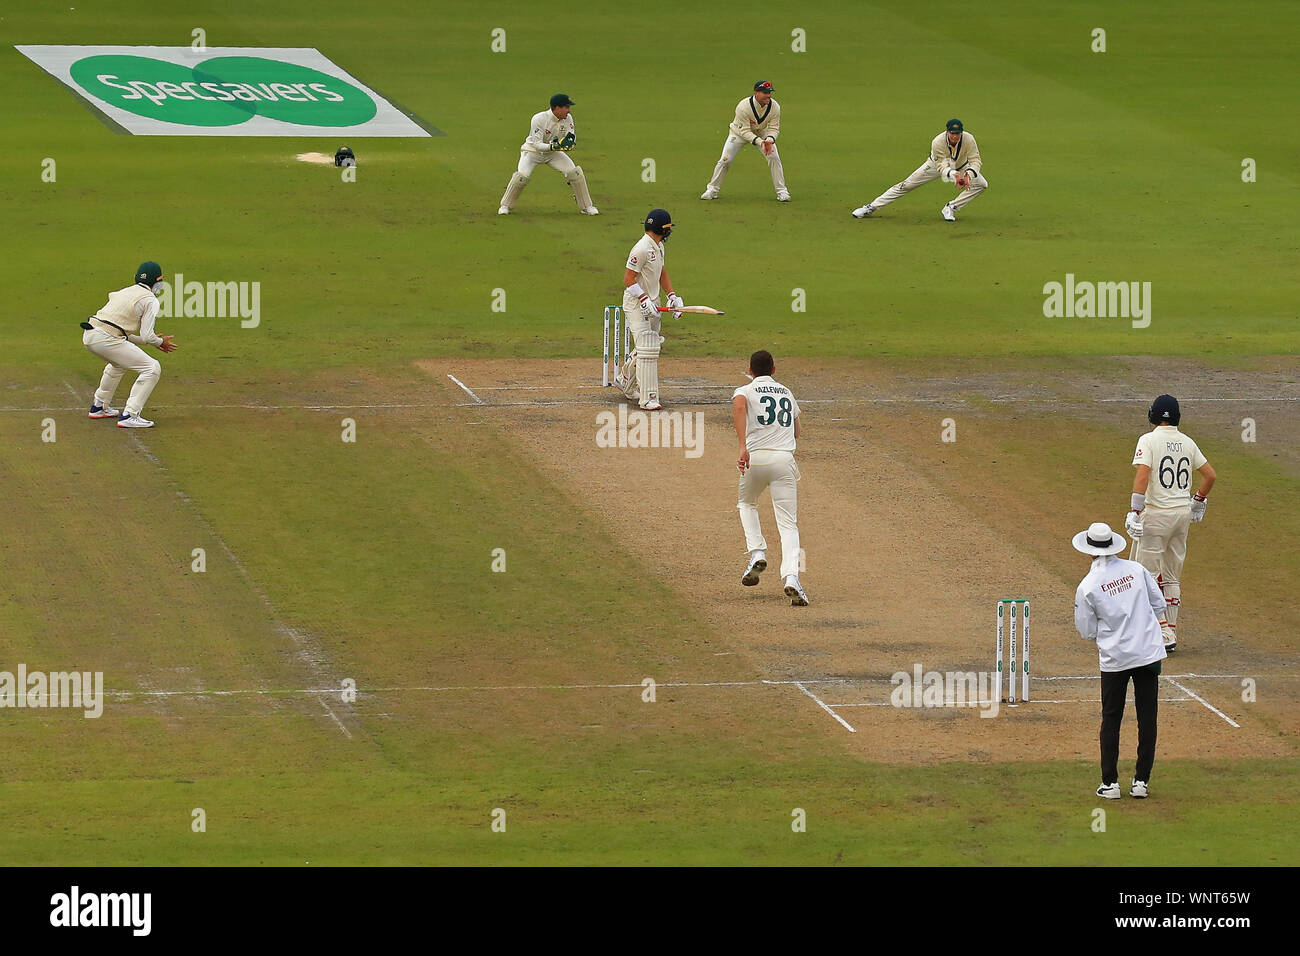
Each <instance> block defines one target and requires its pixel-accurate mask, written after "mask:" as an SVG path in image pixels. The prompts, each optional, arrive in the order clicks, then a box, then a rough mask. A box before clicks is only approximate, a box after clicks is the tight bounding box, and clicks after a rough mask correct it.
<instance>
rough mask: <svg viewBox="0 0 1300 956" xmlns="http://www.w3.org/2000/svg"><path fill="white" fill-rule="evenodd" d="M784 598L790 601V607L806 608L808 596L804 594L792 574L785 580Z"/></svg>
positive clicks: (801, 586) (800, 585) (797, 580)
mask: <svg viewBox="0 0 1300 956" xmlns="http://www.w3.org/2000/svg"><path fill="white" fill-rule="evenodd" d="M785 596H786V597H788V598H789V599H790V606H791V607H807V606H808V595H807V594H805V593H804V589H803V585H802V584H800V583H799V579H798V578H797V577H795V576H794V575H793V574H792V575H790V576H789V577H788V578H786V579H785Z"/></svg>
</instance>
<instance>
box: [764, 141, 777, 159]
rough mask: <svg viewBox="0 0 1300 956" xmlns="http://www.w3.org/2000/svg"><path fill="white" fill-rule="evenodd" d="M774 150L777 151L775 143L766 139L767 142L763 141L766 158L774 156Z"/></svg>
mask: <svg viewBox="0 0 1300 956" xmlns="http://www.w3.org/2000/svg"><path fill="white" fill-rule="evenodd" d="M774 149H776V144H775V143H773V142H772V141H771V140H770V139H765V140H763V155H764V156H771V155H772V150H774Z"/></svg>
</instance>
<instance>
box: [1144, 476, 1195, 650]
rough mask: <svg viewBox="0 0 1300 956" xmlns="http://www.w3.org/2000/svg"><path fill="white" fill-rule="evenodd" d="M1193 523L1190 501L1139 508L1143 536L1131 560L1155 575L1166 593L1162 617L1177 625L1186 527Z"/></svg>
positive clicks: (1180, 600)
mask: <svg viewBox="0 0 1300 956" xmlns="http://www.w3.org/2000/svg"><path fill="white" fill-rule="evenodd" d="M1191 526H1192V506H1191V503H1190V502H1189V503H1187V504H1185V505H1175V506H1174V507H1172V508H1155V507H1147V508H1144V509H1142V537H1140V538H1138V539H1137V549H1136V553H1135V554H1134V555H1133V560H1135V561H1137V562H1138V563H1139V564H1141V565H1142V566H1143V567H1144V568H1146V569H1147V570H1148V571H1150V572H1151V573H1152V574H1153V575H1155V576H1156V580H1157V581H1158V583H1159V584H1160V593H1162V594H1163V595H1164V596H1165V603H1166V604H1168V607H1166V608H1165V620H1166V621H1168V622H1169V624H1171V625H1173V626H1174V627H1177V626H1178V608H1179V607H1180V606H1181V605H1182V603H1183V588H1182V585H1181V584H1180V583H1179V579H1180V578H1181V577H1182V576H1183V562H1184V561H1185V560H1186V559H1187V529H1188V528H1190V527H1191Z"/></svg>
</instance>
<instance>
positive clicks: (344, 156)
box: [334, 146, 357, 166]
mask: <svg viewBox="0 0 1300 956" xmlns="http://www.w3.org/2000/svg"><path fill="white" fill-rule="evenodd" d="M356 164H357V157H356V156H355V155H354V154H353V152H352V147H351V146H340V147H339V148H338V152H336V153H335V154H334V165H335V166H355V165H356Z"/></svg>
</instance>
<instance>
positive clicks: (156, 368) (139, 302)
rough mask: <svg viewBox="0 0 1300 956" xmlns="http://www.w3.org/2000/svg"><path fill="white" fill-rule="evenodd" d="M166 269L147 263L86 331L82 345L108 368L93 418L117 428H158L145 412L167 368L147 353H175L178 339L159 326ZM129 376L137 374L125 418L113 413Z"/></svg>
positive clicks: (84, 325)
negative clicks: (151, 349) (159, 293)
mask: <svg viewBox="0 0 1300 956" xmlns="http://www.w3.org/2000/svg"><path fill="white" fill-rule="evenodd" d="M162 277H163V272H162V267H161V266H159V265H158V263H156V262H142V263H140V268H138V269H136V270H135V282H134V283H132V284H131V285H129V286H127V287H126V288H125V289H118V290H117V291H116V292H110V293H109V294H108V302H106V303H105V304H104V305H103V306H102V307H101V308H100V310H99V311H98V312H96V313H95V314H94V315H92V316H91V317H90V319H89V320H88V321H86V322H82V323H81V327H82V328H83V329H85V330H86V331H85V332H84V333H83V334H82V336H81V344H82V345H84V346H85V347H86V349H87V351H89V352H90V353H91V354H92V355H95V356H98V357H99V358H102V359H104V360H105V361H106V362H108V364H107V365H105V366H104V374H103V375H102V376H101V377H100V380H99V388H97V389H95V403H94V404H93V405H91V406H90V417H91V418H116V419H117V426H118V428H152V427H153V422H151V421H149V420H148V419H147V418H144V417H143V412H144V406H145V403H146V402H147V401H149V395H150V394H151V393H152V392H153V389H154V386H155V385H157V384H158V378H159V376H161V375H162V363H160V362H159V361H158V360H157V359H156V358H152V357H150V356H149V355H148V354H147V353H146V352H145V351H144V349H143V348H142V346H145V345H153V346H156V347H157V348H158V350H159V351H160V352H174V351H176V343H175V342H173V341H172V339H173V338H174V336H171V335H161V336H160V335H158V334H157V333H155V332H154V322H155V321H156V320H157V318H158V297H157V295H156V294H155V293H156V290H157V287H158V283H160V282H161V281H162ZM126 372H138V373H139V376H138V377H137V378H136V380H135V384H134V385H132V386H131V394H130V396H129V397H128V398H127V400H126V407H125V409H123V411H122V412H120V413H119V412H118V410H117V409H116V408H113V407H112V405H113V393H114V392H116V391H117V384H118V382H120V381H122V376H123V375H124V374H125V373H126Z"/></svg>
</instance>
